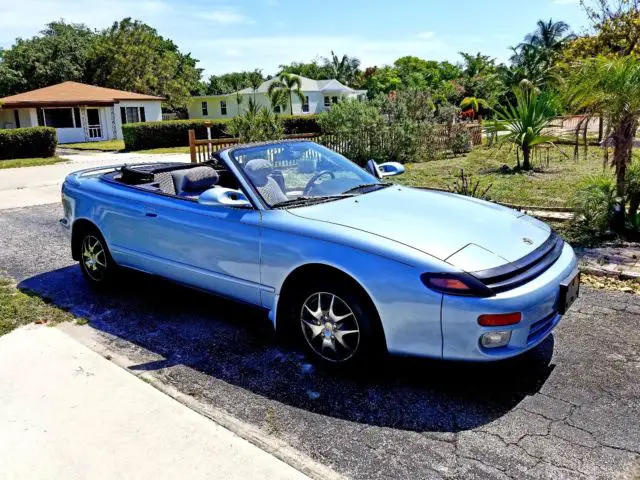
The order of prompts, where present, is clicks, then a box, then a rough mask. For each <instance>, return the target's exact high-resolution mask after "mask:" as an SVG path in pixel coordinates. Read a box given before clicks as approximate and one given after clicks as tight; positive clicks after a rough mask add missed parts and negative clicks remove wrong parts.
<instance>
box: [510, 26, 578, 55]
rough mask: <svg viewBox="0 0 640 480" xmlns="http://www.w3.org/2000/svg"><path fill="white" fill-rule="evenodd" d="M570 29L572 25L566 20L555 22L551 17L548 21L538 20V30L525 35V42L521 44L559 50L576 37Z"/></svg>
mask: <svg viewBox="0 0 640 480" xmlns="http://www.w3.org/2000/svg"><path fill="white" fill-rule="evenodd" d="M569 31H570V27H569V25H568V24H567V23H565V22H554V21H553V19H551V18H550V19H549V20H548V21H546V22H545V21H544V20H538V23H537V28H536V30H535V31H534V32H532V33H530V34H528V35H527V36H526V37H524V42H523V43H522V44H521V45H532V46H534V47H537V48H542V49H545V50H551V51H558V50H560V49H561V48H562V47H564V46H565V45H566V44H567V43H568V42H570V41H571V40H573V39H575V38H576V36H575V35H574V34H573V33H569Z"/></svg>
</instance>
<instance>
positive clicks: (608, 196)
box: [571, 175, 616, 235]
mask: <svg viewBox="0 0 640 480" xmlns="http://www.w3.org/2000/svg"><path fill="white" fill-rule="evenodd" d="M571 205H572V207H573V209H574V211H575V214H574V217H573V226H574V227H578V228H579V229H580V230H582V231H585V232H587V233H591V234H594V235H603V234H604V233H606V232H607V230H608V229H609V226H610V225H611V220H612V218H613V215H614V212H615V205H616V193H615V185H614V181H613V179H612V178H611V177H610V176H607V175H599V176H595V177H590V178H587V179H585V180H582V181H581V182H580V183H579V184H578V186H577V188H576V191H575V193H574V195H573V198H572V199H571Z"/></svg>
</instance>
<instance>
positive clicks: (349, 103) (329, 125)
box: [318, 100, 383, 134]
mask: <svg viewBox="0 0 640 480" xmlns="http://www.w3.org/2000/svg"><path fill="white" fill-rule="evenodd" d="M382 123H383V120H382V116H381V115H380V112H379V110H378V109H377V108H376V106H375V105H373V104H372V103H370V102H360V101H358V100H345V101H343V102H338V103H337V104H335V105H333V107H332V108H331V110H328V111H325V112H322V113H320V114H319V115H318V124H319V125H320V128H322V131H323V132H326V133H332V134H336V133H352V132H370V133H374V132H375V131H376V130H377V129H380V127H381V125H382Z"/></svg>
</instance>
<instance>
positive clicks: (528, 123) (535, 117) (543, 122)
mask: <svg viewBox="0 0 640 480" xmlns="http://www.w3.org/2000/svg"><path fill="white" fill-rule="evenodd" d="M514 95H515V104H511V105H508V106H507V107H503V108H498V109H497V110H496V111H495V116H496V118H495V119H494V120H492V121H489V122H488V123H487V124H486V126H485V131H486V132H487V133H488V134H490V135H494V136H496V137H497V140H498V142H499V143H503V142H509V143H512V144H513V145H515V146H516V148H517V149H518V150H522V159H523V160H522V168H523V169H524V170H530V169H531V160H530V159H531V150H532V149H533V147H535V146H536V145H540V144H542V143H549V142H552V141H553V140H554V139H555V138H554V137H551V136H547V135H544V134H543V132H544V130H545V129H546V128H547V127H548V126H549V125H550V124H551V122H552V121H553V119H554V118H555V116H556V114H557V106H556V102H555V99H554V98H553V97H551V96H550V95H548V94H539V93H538V92H537V91H536V90H535V89H531V88H519V87H517V88H516V89H515V91H514ZM500 133H503V134H502V135H500Z"/></svg>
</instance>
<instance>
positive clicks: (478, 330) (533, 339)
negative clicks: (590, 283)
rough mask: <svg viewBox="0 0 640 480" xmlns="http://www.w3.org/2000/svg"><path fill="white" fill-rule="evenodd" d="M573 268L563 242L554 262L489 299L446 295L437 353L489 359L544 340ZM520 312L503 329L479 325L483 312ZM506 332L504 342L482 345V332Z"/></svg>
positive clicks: (556, 317) (553, 324) (572, 259)
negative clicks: (517, 319)
mask: <svg viewBox="0 0 640 480" xmlns="http://www.w3.org/2000/svg"><path fill="white" fill-rule="evenodd" d="M576 271H577V261H576V257H575V254H574V253H573V249H572V248H571V247H570V246H569V245H568V244H566V243H565V244H564V247H563V249H562V253H561V255H560V257H559V258H558V260H557V261H556V262H555V263H554V264H553V265H552V266H551V267H550V268H549V269H548V270H546V271H545V272H544V273H543V274H542V275H540V276H538V277H537V278H535V279H534V280H532V281H531V282H529V283H527V284H525V285H522V286H520V287H518V288H515V289H513V290H510V291H507V292H503V293H500V294H498V295H496V296H495V297H490V298H464V297H454V296H449V295H445V296H444V298H443V302H442V337H443V348H442V356H443V358H445V359H452V360H473V361H491V360H500V359H504V358H509V357H513V356H516V355H519V354H521V353H523V352H525V351H527V350H529V349H531V348H533V347H535V346H536V345H538V344H540V343H541V342H542V341H544V339H545V338H547V337H548V336H549V334H550V333H551V332H552V331H553V329H554V328H555V327H556V326H557V325H558V323H559V322H560V320H561V318H562V316H561V315H560V314H559V313H558V301H559V297H560V283H561V282H563V281H564V280H566V279H567V278H569V277H571V276H572V275H573V274H575V273H576ZM512 312H522V320H521V321H520V323H518V324H516V325H511V326H508V327H482V326H480V325H478V316H479V315H482V314H494V313H495V314H497V313H512ZM506 330H509V331H511V339H510V340H509V342H508V343H507V345H505V346H503V347H498V348H484V347H482V346H481V344H480V337H481V336H482V334H484V333H486V332H490V331H506Z"/></svg>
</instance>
